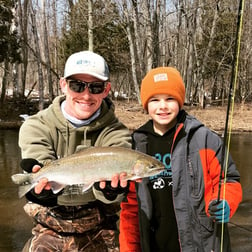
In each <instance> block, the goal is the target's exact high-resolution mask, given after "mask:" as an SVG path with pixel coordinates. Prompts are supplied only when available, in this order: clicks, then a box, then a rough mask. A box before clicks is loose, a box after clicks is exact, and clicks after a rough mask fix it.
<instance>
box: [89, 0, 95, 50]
mask: <svg viewBox="0 0 252 252" xmlns="http://www.w3.org/2000/svg"><path fill="white" fill-rule="evenodd" d="M93 26H94V25H93V1H92V0H88V50H89V51H93V50H94V36H93Z"/></svg>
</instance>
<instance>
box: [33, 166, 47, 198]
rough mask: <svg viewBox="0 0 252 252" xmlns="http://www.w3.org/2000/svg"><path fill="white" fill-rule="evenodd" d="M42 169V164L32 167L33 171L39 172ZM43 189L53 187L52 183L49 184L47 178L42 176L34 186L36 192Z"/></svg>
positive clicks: (38, 192)
mask: <svg viewBox="0 0 252 252" xmlns="http://www.w3.org/2000/svg"><path fill="white" fill-rule="evenodd" d="M40 169H41V166H39V165H34V166H33V167H32V172H38V171H39V170H40ZM43 189H45V190H50V189H51V187H50V185H49V184H48V179H47V178H42V179H40V180H39V182H38V184H37V185H36V186H35V187H34V192H35V193H36V194H40V193H41V192H42V191H43Z"/></svg>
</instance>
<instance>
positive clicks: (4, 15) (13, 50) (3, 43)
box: [0, 0, 20, 63]
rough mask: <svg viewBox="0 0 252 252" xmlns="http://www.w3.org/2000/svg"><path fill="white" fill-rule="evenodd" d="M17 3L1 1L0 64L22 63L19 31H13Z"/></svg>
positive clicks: (9, 0) (12, 0)
mask: <svg viewBox="0 0 252 252" xmlns="http://www.w3.org/2000/svg"><path fill="white" fill-rule="evenodd" d="M15 4H16V1H14V0H1V1H0V34H1V37H0V62H3V61H4V60H7V61H8V62H11V63H13V62H18V61H20V53H19V48H20V45H19V38H18V35H17V31H16V30H15V29H13V24H14V16H13V12H12V10H13V9H14V8H15Z"/></svg>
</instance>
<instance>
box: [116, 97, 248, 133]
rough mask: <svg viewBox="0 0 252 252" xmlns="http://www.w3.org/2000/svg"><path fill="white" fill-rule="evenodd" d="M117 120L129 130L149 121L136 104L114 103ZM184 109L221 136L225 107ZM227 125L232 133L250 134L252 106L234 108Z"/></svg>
mask: <svg viewBox="0 0 252 252" xmlns="http://www.w3.org/2000/svg"><path fill="white" fill-rule="evenodd" d="M115 105H116V114H117V116H118V118H119V119H120V120H121V121H122V122H123V123H124V124H125V125H126V126H127V127H128V128H129V129H131V130H134V129H136V128H138V127H139V126H140V125H142V124H143V123H144V122H146V121H147V120H148V119H149V116H148V114H146V113H144V111H143V109H142V107H141V106H140V105H138V104H136V103H135V104H133V103H125V102H115ZM184 109H185V110H186V111H187V112H188V113H189V114H191V115H193V116H195V117H196V118H197V119H198V120H200V121H201V122H202V123H204V124H205V125H206V126H207V127H209V128H210V129H212V130H214V131H216V132H218V133H220V134H222V133H223V132H224V129H225V122H226V112H227V108H226V107H213V106H212V107H206V108H205V109H200V108H196V107H189V106H184ZM229 125H232V132H233V133H241V132H252V104H249V105H244V106H243V107H242V106H241V105H239V106H238V105H236V106H234V109H233V113H232V117H231V113H230V116H229Z"/></svg>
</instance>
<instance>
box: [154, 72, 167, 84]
mask: <svg viewBox="0 0 252 252" xmlns="http://www.w3.org/2000/svg"><path fill="white" fill-rule="evenodd" d="M158 81H168V75H167V73H161V74H155V75H154V82H158Z"/></svg>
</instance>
